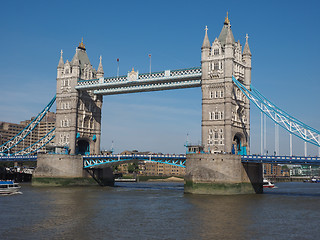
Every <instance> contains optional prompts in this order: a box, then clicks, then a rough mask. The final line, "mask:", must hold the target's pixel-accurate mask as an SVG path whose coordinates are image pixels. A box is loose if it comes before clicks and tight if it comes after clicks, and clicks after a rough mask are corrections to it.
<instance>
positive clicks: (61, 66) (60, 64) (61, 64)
mask: <svg viewBox="0 0 320 240" xmlns="http://www.w3.org/2000/svg"><path fill="white" fill-rule="evenodd" d="M60 54H61V55H60V60H59V64H58V68H63V66H64V63H63V57H62V54H63V51H62V49H61V51H60Z"/></svg>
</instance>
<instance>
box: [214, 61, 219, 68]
mask: <svg viewBox="0 0 320 240" xmlns="http://www.w3.org/2000/svg"><path fill="white" fill-rule="evenodd" d="M213 70H219V62H215V63H214V65H213Z"/></svg>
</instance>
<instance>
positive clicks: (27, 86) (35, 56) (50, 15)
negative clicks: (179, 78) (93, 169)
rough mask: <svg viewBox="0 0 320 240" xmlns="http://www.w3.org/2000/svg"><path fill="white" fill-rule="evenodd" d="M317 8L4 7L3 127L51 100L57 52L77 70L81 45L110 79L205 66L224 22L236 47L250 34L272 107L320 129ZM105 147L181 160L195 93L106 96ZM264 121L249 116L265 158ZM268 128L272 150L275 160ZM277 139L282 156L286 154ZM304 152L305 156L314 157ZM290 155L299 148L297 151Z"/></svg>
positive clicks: (223, 4) (214, 4)
mask: <svg viewBox="0 0 320 240" xmlns="http://www.w3.org/2000/svg"><path fill="white" fill-rule="evenodd" d="M319 5H320V4H319V3H318V1H307V2H306V1H212V0H211V1H173V0H171V1H166V0H164V1H150V0H149V1H14V0H13V1H4V2H2V3H1V8H0V26H1V28H0V29H1V37H0V46H1V54H0V82H1V87H0V121H10V122H19V121H21V120H25V119H29V118H30V117H31V116H33V115H36V114H37V113H38V112H39V111H40V110H41V109H42V108H43V107H44V106H45V105H46V104H47V103H48V102H49V101H50V99H51V98H52V97H53V95H54V94H55V88H56V80H55V79H56V67H57V64H58V61H59V57H60V50H61V49H63V51H64V60H66V59H69V60H71V59H72V57H73V55H74V53H75V48H76V47H77V46H78V44H79V42H80V41H81V38H82V37H83V38H84V43H85V45H86V48H87V53H88V56H89V59H90V61H91V64H92V65H93V66H94V67H95V68H96V69H97V67H98V63H99V56H100V55H102V57H103V67H104V72H105V77H107V76H115V75H116V74H117V62H116V59H117V58H119V59H120V74H121V75H125V74H127V72H128V71H129V70H131V68H132V67H134V68H135V69H137V70H139V72H140V73H143V72H148V71H149V58H148V54H149V53H151V54H152V71H162V70H165V69H179V68H188V67H195V66H200V52H201V51H200V48H201V44H202V41H203V37H204V28H205V26H206V25H208V28H209V31H208V35H209V39H210V41H211V42H212V41H214V38H215V37H218V36H219V33H220V31H221V28H222V26H223V22H224V18H225V15H226V12H227V11H229V19H230V21H231V25H232V31H233V34H234V36H235V39H236V40H238V39H239V40H240V42H241V43H242V44H243V45H244V41H245V34H246V33H248V34H249V44H250V49H251V52H252V54H253V56H252V65H253V69H252V84H253V85H254V86H255V87H256V88H257V89H259V90H260V92H262V93H263V94H264V95H265V96H267V97H268V98H269V99H270V100H271V101H273V102H274V103H276V104H277V105H278V106H279V107H281V108H283V109H284V110H286V111H287V112H288V113H290V114H292V115H293V116H295V117H297V118H298V119H300V120H301V121H303V122H305V123H306V124H308V125H310V126H312V127H314V128H316V129H320V120H319V119H320V112H319V106H318V103H319V90H320V85H319V82H318V79H319V74H318V70H319V63H320V60H319V57H318V55H319V52H320V45H319V39H320V32H319V25H320V16H319V15H318V9H319V7H320V6H319ZM102 117H103V123H102V135H103V136H102V143H101V147H102V148H105V149H108V148H110V146H111V142H112V141H114V147H115V151H116V152H120V151H122V150H125V149H130V150H131V149H138V150H140V151H147V150H150V151H154V152H163V153H182V152H184V151H185V149H184V147H183V144H184V142H185V140H186V135H187V133H188V134H189V140H190V141H192V142H193V143H198V142H199V141H200V138H201V91H200V89H199V88H195V89H184V90H172V91H163V92H152V93H139V94H127V95H119V96H105V97H104V103H103V116H102ZM259 127H260V114H259V112H258V111H257V110H256V109H254V108H253V107H252V114H251V148H252V152H253V153H259V151H260V143H259V140H260V130H259ZM273 133H274V128H273V124H272V123H271V121H269V123H268V150H269V152H273V151H274V140H273ZM288 138H289V136H288V135H287V134H285V133H284V132H283V131H281V138H280V149H281V151H280V152H281V153H282V154H288V151H289V145H288ZM317 151H318V150H317V149H316V148H315V147H312V146H309V145H308V153H309V154H311V155H314V154H316V153H317ZM294 154H296V155H301V154H303V143H302V142H301V141H298V140H297V141H294Z"/></svg>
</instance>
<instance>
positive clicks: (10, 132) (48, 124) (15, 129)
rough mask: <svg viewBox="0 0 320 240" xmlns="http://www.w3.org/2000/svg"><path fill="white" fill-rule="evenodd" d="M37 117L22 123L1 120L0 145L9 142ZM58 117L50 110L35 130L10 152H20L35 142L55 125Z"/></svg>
mask: <svg viewBox="0 0 320 240" xmlns="http://www.w3.org/2000/svg"><path fill="white" fill-rule="evenodd" d="M34 118H35V117H32V118H31V119H30V120H25V121H21V122H20V123H9V122H0V145H2V144H4V143H6V142H8V141H9V140H11V139H12V138H13V137H15V136H16V135H17V134H19V133H20V132H21V131H22V130H23V129H24V128H25V127H26V126H28V124H29V123H31V122H32V120H33V119H34ZM55 122H56V117H55V113H54V112H48V113H47V114H46V116H45V117H44V118H43V119H42V120H41V122H40V123H39V124H38V125H37V126H36V127H35V128H34V130H33V131H32V132H31V133H30V134H29V135H28V136H27V137H26V138H25V139H24V140H22V141H21V142H20V143H19V144H17V146H15V147H13V148H12V149H10V150H9V153H10V154H13V153H16V152H19V151H21V150H23V149H24V148H26V147H28V146H30V145H32V144H34V143H35V142H37V141H38V140H40V139H41V138H42V137H44V136H45V135H46V134H47V133H48V132H50V131H51V130H52V129H53V128H54V127H55Z"/></svg>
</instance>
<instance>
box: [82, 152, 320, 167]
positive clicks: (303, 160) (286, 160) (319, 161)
mask: <svg viewBox="0 0 320 240" xmlns="http://www.w3.org/2000/svg"><path fill="white" fill-rule="evenodd" d="M133 160H140V161H147V162H158V163H165V164H170V165H174V166H179V167H185V164H186V155H184V154H181V155H90V156H83V165H84V168H90V167H95V166H99V165H102V164H112V163H121V162H128V161H133ZM241 162H242V163H249V162H250V163H277V164H294V165H296V164H299V165H300V164H302V165H303V164H306V165H320V157H301V156H292V157H289V156H259V155H242V156H241Z"/></svg>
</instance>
